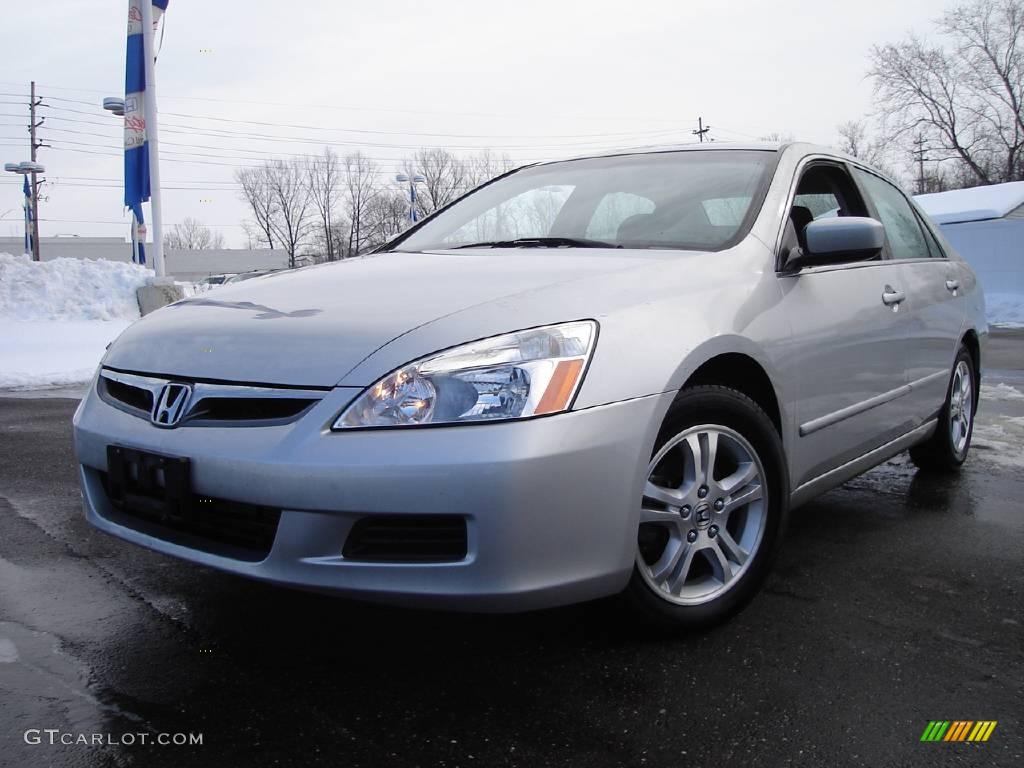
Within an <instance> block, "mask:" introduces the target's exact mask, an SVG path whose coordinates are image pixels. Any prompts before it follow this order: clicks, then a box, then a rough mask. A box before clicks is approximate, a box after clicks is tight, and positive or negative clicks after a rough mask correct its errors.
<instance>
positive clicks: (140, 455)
mask: <svg viewBox="0 0 1024 768" xmlns="http://www.w3.org/2000/svg"><path fill="white" fill-rule="evenodd" d="M107 479H108V488H107V493H108V495H109V497H110V501H111V502H112V503H113V504H114V506H115V507H118V508H120V509H123V510H130V511H131V512H133V513H134V514H137V515H140V516H142V517H148V518H150V519H152V520H155V521H158V522H175V521H181V520H190V519H192V518H193V516H194V509H195V505H194V504H193V498H192V481H191V462H190V460H189V459H187V458H185V457H183V456H167V455H164V454H159V453H151V452H149V451H140V450H137V449H135V448H126V447H124V446H121V445H108V446H107Z"/></svg>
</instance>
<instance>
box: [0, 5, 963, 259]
mask: <svg viewBox="0 0 1024 768" xmlns="http://www.w3.org/2000/svg"><path fill="white" fill-rule="evenodd" d="M946 5H947V3H944V2H941V1H940V0H930V1H928V0H903V2H893V0H886V1H885V2H882V1H881V0H861V1H860V2H858V3H856V4H854V5H850V4H848V3H846V4H838V3H829V2H820V1H819V2H792V1H788V0H777V2H774V3H762V2H756V3H755V2H734V1H733V2H730V1H729V0H715V1H713V2H705V1H704V0H700V1H694V0H686V1H685V2H683V1H682V0H629V1H624V0H616V1H615V2H606V1H605V0H588V1H587V2H568V0H517V2H514V3H504V2H502V3H499V2H493V1H488V2H481V0H433V2H412V1H411V0H374V1H373V2H370V1H368V0H361V1H356V0H303V1H302V2H298V1H293V2H267V1H266V0H263V1H262V2H261V1H260V0H250V1H249V2H241V1H240V0H216V2H211V0H202V1H201V2H200V1H199V0H171V2H170V7H169V10H168V13H167V16H166V28H165V33H164V40H163V49H162V51H161V53H160V58H159V62H158V65H157V81H158V82H157V85H158V88H159V104H160V111H161V121H160V126H161V133H160V135H161V142H162V146H161V154H162V163H161V169H162V174H163V179H164V187H165V192H164V216H165V219H166V221H167V223H168V225H169V224H173V223H174V222H177V221H181V220H182V219H183V218H184V217H186V216H193V217H195V218H198V219H200V220H201V221H203V222H205V223H207V224H209V225H211V226H213V227H215V228H217V229H220V230H221V231H223V233H224V234H225V237H226V238H227V241H228V244H229V245H232V246H240V245H243V244H244V238H243V236H242V230H241V226H240V224H241V221H242V219H243V218H244V217H245V215H246V212H245V209H244V207H243V205H242V203H241V202H240V201H239V200H238V199H237V192H236V190H235V188H234V185H233V183H232V173H233V171H234V169H235V168H236V167H239V166H244V165H247V164H254V163H257V162H259V160H260V159H261V158H264V157H270V156H274V155H289V154H297V153H308V152H316V151H319V148H320V146H321V144H322V143H330V144H332V145H333V146H334V148H335V150H336V151H337V152H338V153H339V154H344V153H346V152H349V151H354V150H355V149H359V148H362V149H363V151H365V152H366V153H367V154H371V155H374V156H376V157H378V158H380V162H381V165H382V168H383V169H384V171H385V172H386V173H387V174H388V177H391V176H393V174H394V171H395V165H396V164H397V162H398V161H399V160H400V158H402V157H403V156H405V155H408V154H409V153H411V152H412V151H413V148H415V147H419V146H438V145H440V146H445V147H449V148H451V149H453V150H459V151H462V150H463V149H464V148H469V147H479V148H483V147H490V148H492V149H494V150H496V151H499V152H500V151H507V152H508V153H509V154H510V155H512V156H513V157H514V158H516V159H517V160H523V161H527V160H533V159H539V158H550V157H558V156H565V155H573V154H580V153H581V152H584V151H586V150H588V149H591V148H595V147H607V146H627V145H638V144H652V143H663V142H680V141H691V140H693V138H694V137H693V136H692V135H691V133H690V131H691V130H692V129H693V128H695V127H696V121H697V117H698V116H703V118H704V120H705V122H707V123H709V124H710V125H711V126H712V133H711V135H712V136H713V137H714V138H716V139H717V140H719V141H725V140H744V139H750V138H757V137H759V136H762V135H764V134H767V133H771V132H779V133H782V134H792V135H794V136H796V137H797V138H800V139H806V140H811V141H817V142H822V143H832V142H834V141H835V137H836V131H835V128H836V125H837V124H838V123H840V122H843V121H845V120H849V119H853V118H857V117H860V116H862V115H864V114H865V113H866V112H869V111H870V110H871V108H872V107H871V87H870V84H869V82H868V81H866V80H865V70H866V67H867V52H868V50H869V48H870V47H871V45H872V44H875V43H882V42H886V41H892V40H896V39H898V38H900V37H902V36H903V34H904V33H906V32H907V31H908V30H910V29H917V30H920V31H922V32H923V31H926V30H927V29H928V22H929V20H930V19H932V18H933V17H935V16H936V15H938V13H939V12H940V11H941V10H942V9H943V8H944V7H945V6H946ZM127 7H128V3H127V2H126V0H116V2H115V1H112V0H34V1H33V2H27V3H14V2H13V0H5V2H4V13H3V22H4V23H3V26H4V44H3V48H2V50H0V94H2V95H0V158H2V159H3V160H4V161H5V162H9V161H20V160H22V159H27V154H28V140H27V134H26V133H25V129H24V125H25V124H26V123H27V115H25V114H24V112H25V110H26V109H27V107H25V106H24V102H25V101H26V100H25V98H24V95H25V94H27V91H28V84H29V81H30V80H32V79H35V80H36V82H37V84H38V86H37V87H38V90H39V93H40V94H41V95H42V96H43V97H44V99H45V102H46V104H47V105H48V106H47V108H45V109H42V110H41V114H43V115H45V116H46V117H47V122H46V125H45V126H44V128H43V129H42V130H41V131H40V135H41V137H42V138H44V139H45V140H46V141H47V142H48V143H51V144H53V149H43V150H40V155H39V160H40V162H43V163H44V164H45V165H46V168H47V173H46V177H47V178H48V179H49V180H50V182H51V184H50V185H49V186H48V188H46V194H47V197H48V200H47V201H46V202H45V203H43V205H42V211H41V215H42V224H41V233H42V234H43V235H44V236H47V235H56V234H67V233H74V234H80V235H83V236H87V235H89V236H97V235H107V236H121V235H124V234H126V233H127V230H128V224H127V222H128V218H127V216H126V215H125V212H124V209H123V205H122V197H123V193H122V187H121V177H122V165H121V156H120V155H119V147H120V145H121V141H122V139H121V128H120V123H119V122H118V120H117V118H114V117H112V116H110V115H108V114H107V113H104V112H103V110H102V109H101V108H100V107H99V102H100V101H101V99H102V97H103V96H104V95H123V92H122V91H123V87H124V57H125V26H126V18H127ZM83 113H84V114H83ZM213 118H221V120H215V119H213ZM225 120H228V121H253V122H248V123H247V122H226V121H225ZM257 123H270V124H271V125H259V124H257ZM267 136H273V137H277V138H275V139H266V138H263V137H267ZM295 139H299V140H301V141H294V140H295ZM17 181H18V180H17V179H15V178H14V177H13V176H11V178H10V179H7V178H4V179H3V180H0V235H20V234H21V224H20V222H21V211H20V206H21V199H20V186H19V185H18V183H17ZM147 215H148V213H147Z"/></svg>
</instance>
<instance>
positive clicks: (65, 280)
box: [0, 253, 153, 321]
mask: <svg viewBox="0 0 1024 768" xmlns="http://www.w3.org/2000/svg"><path fill="white" fill-rule="evenodd" d="M152 276H153V273H152V272H151V271H150V270H148V269H146V268H145V267H140V266H139V265H137V264H126V263H124V262H120V261H107V260H105V259H97V260H95V261H94V260H90V259H54V260H53V261H32V260H31V259H30V258H29V257H28V256H12V255H10V254H9V253H0V318H2V319H4V320H50V321H55V320H61V321H63V320H135V319H137V318H138V317H139V304H138V301H137V300H136V298H135V291H136V289H137V288H138V287H139V286H141V285H143V284H144V283H145V282H146V280H147V279H149V278H151V277H152Z"/></svg>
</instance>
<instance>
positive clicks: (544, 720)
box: [0, 333, 1024, 768]
mask: <svg viewBox="0 0 1024 768" xmlns="http://www.w3.org/2000/svg"><path fill="white" fill-rule="evenodd" d="M988 367H989V370H988V371H987V372H986V384H985V386H984V391H983V397H982V405H981V410H980V412H979V417H978V426H977V430H976V437H975V445H974V448H973V450H972V456H971V459H970V461H969V463H968V465H967V467H966V468H965V469H964V471H963V472H962V474H961V475H960V476H959V477H957V478H945V477H935V476H929V475H925V474H923V473H919V472H917V471H916V470H915V469H914V468H913V466H912V465H910V464H909V463H908V462H907V458H906V456H901V457H896V458H895V459H893V460H892V461H891V462H888V463H887V464H886V465H884V466H882V467H879V468H877V469H875V470H873V471H872V472H870V473H868V474H866V475H864V476H862V477H860V478H857V479H855V480H853V481H851V482H850V483H848V484H847V485H846V486H844V487H843V488H841V489H838V490H835V491H833V492H831V493H829V494H827V495H826V496H824V497H822V498H820V499H818V500H817V501H815V502H813V503H811V504H809V505H807V506H805V507H803V508H801V509H799V510H797V511H795V512H794V513H793V515H792V519H791V523H790V529H789V534H788V537H787V539H786V542H785V543H784V545H783V547H782V550H781V552H780V555H779V560H778V564H777V567H776V568H775V571H774V573H773V575H772V576H771V578H770V580H769V582H768V585H767V587H766V589H765V590H764V592H763V593H762V594H761V595H760V596H759V597H757V598H756V599H755V600H754V602H753V603H752V604H751V605H750V606H749V607H748V608H747V609H746V610H745V611H744V612H743V613H742V614H741V615H739V616H738V617H736V618H735V619H734V620H733V621H732V622H730V623H729V624H727V625H725V626H723V627H721V628H718V629H715V630H713V631H708V632H704V633H699V634H690V635H685V636H681V637H665V636H652V635H650V634H644V633H643V632H641V631H638V630H637V629H636V628H635V627H633V626H632V625H631V624H630V623H629V622H628V621H627V620H626V619H625V618H624V617H623V615H622V614H620V613H619V612H617V611H616V609H615V607H614V606H613V605H609V604H607V603H596V604H590V605H584V606H576V607H571V608H565V609H559V610H552V611H545V612H540V613H532V614H527V615H516V616H471V615H461V614H450V613H428V612H420V611H409V610H397V609H385V608H379V607H373V606H365V605H360V604H356V603H352V602H348V601H343V600H339V599H336V598H329V597H323V596H317V595H309V594H304V593H298V592H293V591H288V590H284V589H278V588H274V587H270V586H265V585H261V584H256V583H252V582H248V581H245V580H242V579H239V578H236V577H232V576H227V575H224V574H219V573H217V572H214V571H211V570H208V569H205V568H201V567H198V566H195V565H191V564H187V563H182V562H178V561H175V560H172V559H170V558H167V557H164V556H161V555H157V554H154V553H151V552H148V551H145V550H142V549H138V548H136V547H133V546H131V545H129V544H126V543H123V542H120V541H117V540H114V539H112V538H109V537H107V536H104V535H102V534H100V533H98V532H96V531H94V530H92V529H91V528H90V527H89V526H88V525H86V523H85V522H84V520H83V518H82V514H81V510H80V501H79V492H78V487H77V484H76V480H75V472H74V458H73V454H72V450H71V436H70V432H71V428H70V427H71V414H72V412H73V411H74V408H75V401H74V400H73V399H66V398H61V397H52V398H45V399H38V398H31V399H24V398H0V765H2V766H18V767H19V768H20V767H21V766H147V767H148V766H157V767H159V766H218V767H220V766H265V765H266V766H274V765H281V766H292V765H294V766H319V765H324V766H488V767H490V766H527V767H529V768H532V767H533V766H588V767H589V766H691V765H693V766H704V765H712V764H713V765H718V766H721V765H742V766H755V765H763V766H785V765H808V766H832V765H851V766H902V765H908V766H910V765H928V766H933V765H964V766H982V765H986V766H987V765H999V766H1011V765H1017V766H1019V765H1022V764H1024V730H1022V725H1024V723H1022V719H1024V718H1022V715H1024V626H1022V623H1024V616H1022V610H1021V609H1022V607H1024V577H1022V566H1024V333H1016V334H1009V333H1004V334H1001V335H999V336H998V337H997V338H995V339H994V340H993V344H992V346H991V349H990V354H989V359H988ZM58 394H70V393H58ZM936 719H944V720H996V721H998V725H997V726H996V728H995V730H994V731H993V733H992V736H991V737H990V739H989V741H988V742H986V743H977V744H974V743H959V744H957V743H938V744H930V743H921V742H920V741H919V739H920V736H921V734H922V732H923V730H924V728H925V726H926V724H927V723H928V721H929V720H936ZM33 729H39V730H40V731H41V733H40V734H39V739H40V741H41V742H42V743H39V744H29V743H26V740H25V733H26V731H30V739H32V736H33V735H34V730H33ZM44 729H59V731H60V733H59V734H55V735H54V739H56V740H58V743H56V744H53V745H51V744H49V743H48V739H49V738H50V737H49V735H48V734H47V733H46V732H45V730H44ZM93 733H96V734H102V738H103V739H106V740H108V741H114V742H118V741H127V740H128V739H127V738H126V736H125V735H127V734H132V735H133V736H131V740H132V741H134V743H131V744H124V743H120V744H117V743H115V744H94V745H85V744H81V743H77V744H74V743H73V744H67V745H62V744H60V743H59V739H60V738H62V737H63V738H65V739H68V738H69V736H68V735H64V734H69V735H70V738H72V739H78V738H79V734H86V735H89V734H93ZM176 733H186V734H202V744H201V745H196V746H173V745H169V746H156V745H152V744H142V743H140V742H141V741H142V739H143V738H145V739H146V740H147V741H152V740H155V739H157V737H158V735H159V734H176ZM140 734H145V735H146V736H145V737H143V736H141V735H140ZM62 735H63V736H62ZM87 738H92V736H87Z"/></svg>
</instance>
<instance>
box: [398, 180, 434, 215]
mask: <svg viewBox="0 0 1024 768" xmlns="http://www.w3.org/2000/svg"><path fill="white" fill-rule="evenodd" d="M426 180H427V179H426V177H425V176H424V175H423V174H422V173H414V174H412V175H411V176H410V175H409V174H405V173H399V174H396V175H395V181H397V182H398V183H400V184H404V183H406V182H409V223H410V224H415V223H416V185H417V184H422V183H423V182H424V181H426Z"/></svg>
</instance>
